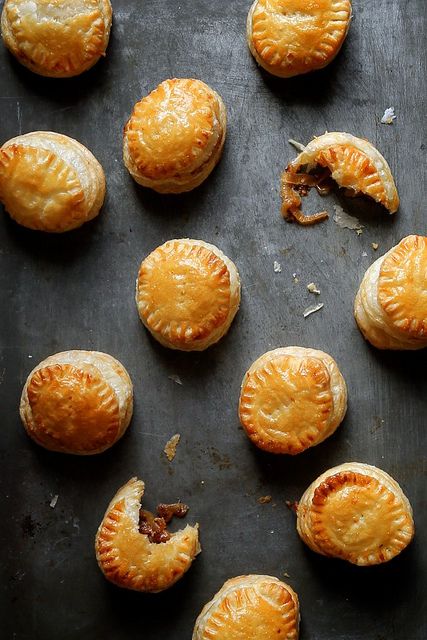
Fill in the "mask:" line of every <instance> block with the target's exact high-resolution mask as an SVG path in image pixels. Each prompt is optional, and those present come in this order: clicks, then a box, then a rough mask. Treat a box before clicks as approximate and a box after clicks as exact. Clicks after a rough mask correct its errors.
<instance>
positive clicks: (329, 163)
mask: <svg viewBox="0 0 427 640" xmlns="http://www.w3.org/2000/svg"><path fill="white" fill-rule="evenodd" d="M316 167H323V168H326V169H329V171H330V172H331V177H332V179H333V180H334V181H335V182H336V183H337V184H338V186H339V187H344V188H346V189H350V190H351V191H352V192H354V194H363V195H365V196H368V197H370V198H372V199H373V200H374V201H375V202H377V203H378V204H381V205H382V206H383V207H385V208H386V209H387V210H388V211H389V213H395V212H396V211H397V209H398V208H399V196H398V193H397V189H396V185H395V182H394V179H393V176H392V174H391V170H390V167H389V166H388V164H387V162H386V160H385V159H384V158H383V156H382V155H381V154H380V152H379V151H378V150H377V149H376V148H375V147H374V146H373V145H372V144H371V143H370V142H368V141H367V140H364V139H363V138H357V137H356V136H353V135H351V134H350V133H343V132H338V131H335V132H331V133H325V134H323V135H321V136H319V137H317V138H314V140H312V141H311V142H309V143H308V145H307V146H306V147H305V149H304V151H302V152H301V153H300V154H299V155H298V156H297V157H296V158H295V160H293V161H292V162H291V163H290V164H289V165H288V166H287V168H286V170H285V171H284V173H283V176H282V213H283V216H284V217H285V218H286V219H288V220H293V219H296V220H297V221H298V222H299V223H301V224H310V223H312V222H316V221H317V219H316V215H315V216H307V217H304V216H303V215H302V213H301V211H300V207H301V196H300V195H299V193H298V190H297V189H298V187H295V183H293V181H295V177H296V176H297V175H298V173H299V172H300V171H301V170H302V169H303V172H304V173H305V174H308V173H309V172H310V171H311V170H313V169H315V168H316ZM317 215H322V214H317ZM324 217H327V216H323V218H324ZM323 218H322V219H323Z"/></svg>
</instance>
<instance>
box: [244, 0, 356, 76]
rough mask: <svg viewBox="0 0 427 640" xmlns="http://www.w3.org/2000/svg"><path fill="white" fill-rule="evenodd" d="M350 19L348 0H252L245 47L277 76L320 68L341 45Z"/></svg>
mask: <svg viewBox="0 0 427 640" xmlns="http://www.w3.org/2000/svg"><path fill="white" fill-rule="evenodd" d="M350 19H351V4H350V1H349V0H310V2H307V0H255V2H254V3H253V5H252V7H251V9H250V11H249V15H248V20H247V29H246V31H247V41H248V45H249V49H250V51H251V53H252V55H253V56H254V58H255V60H256V61H257V63H258V64H259V65H260V66H261V67H263V68H264V69H265V70H266V71H268V72H269V73H271V74H272V75H274V76H278V77H280V78H290V77H292V76H296V75H299V74H302V73H309V72H310V71H316V70H318V69H323V67H326V66H327V65H328V64H329V63H330V62H332V60H333V59H334V58H335V56H336V55H337V54H338V52H339V50H340V49H341V47H342V45H343V43H344V40H345V37H346V35H347V32H348V29H349V27H350Z"/></svg>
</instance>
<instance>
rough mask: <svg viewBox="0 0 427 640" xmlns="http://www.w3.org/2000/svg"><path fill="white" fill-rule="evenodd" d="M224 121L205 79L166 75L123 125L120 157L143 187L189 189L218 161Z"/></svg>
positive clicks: (218, 99)
mask: <svg viewBox="0 0 427 640" xmlns="http://www.w3.org/2000/svg"><path fill="white" fill-rule="evenodd" d="M226 127H227V118H226V111H225V105H224V103H223V101H222V99H221V97H220V96H219V95H218V94H217V93H216V91H213V89H211V88H210V87H208V85H207V84H205V83H204V82H201V81H200V80H191V79H176V78H175V79H173V80H165V81H164V82H162V83H161V84H159V86H158V87H157V88H156V89H154V91H152V92H151V93H150V94H149V95H148V96H146V97H145V98H143V99H142V100H141V101H140V102H137V103H136V105H135V107H134V109H133V112H132V115H131V117H130V119H129V121H128V122H127V124H126V126H125V130H124V141H123V145H124V146H123V159H124V163H125V165H126V167H127V169H128V171H129V173H130V174H131V176H132V177H133V179H134V180H136V182H138V184H141V185H143V186H144V187H150V188H151V189H154V190H155V191H158V192H159V193H182V192H184V191H191V190H192V189H194V188H195V187H198V186H199V185H200V184H201V183H202V182H203V181H204V180H205V179H206V178H207V177H208V175H209V174H210V173H211V171H212V170H213V169H214V167H215V165H216V164H217V163H218V161H219V159H220V157H221V153H222V148H223V146H224V141H225V133H226Z"/></svg>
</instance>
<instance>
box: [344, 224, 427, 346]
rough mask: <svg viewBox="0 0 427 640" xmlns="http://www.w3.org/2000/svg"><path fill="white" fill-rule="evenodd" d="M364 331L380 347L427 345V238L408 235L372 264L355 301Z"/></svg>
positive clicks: (371, 341)
mask: <svg viewBox="0 0 427 640" xmlns="http://www.w3.org/2000/svg"><path fill="white" fill-rule="evenodd" d="M354 315H355V318H356V322H357V324H358V326H359V329H360V331H361V332H362V333H363V335H364V337H365V338H366V340H368V341H369V342H370V343H371V344H372V345H373V346H374V347H378V349H408V350H415V349H423V348H424V347H427V238H426V237H425V236H415V235H413V236H407V237H406V238H403V240H401V241H400V242H399V244H398V245H397V246H396V247H393V248H392V249H390V251H388V252H387V253H386V254H385V255H384V256H382V257H381V258H378V260H376V261H375V262H374V264H373V265H371V266H370V267H369V269H368V270H367V272H366V273H365V276H364V278H363V280H362V284H361V285H360V288H359V291H358V292H357V295H356V300H355V303H354Z"/></svg>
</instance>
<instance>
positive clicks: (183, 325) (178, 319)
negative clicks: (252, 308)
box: [136, 239, 240, 351]
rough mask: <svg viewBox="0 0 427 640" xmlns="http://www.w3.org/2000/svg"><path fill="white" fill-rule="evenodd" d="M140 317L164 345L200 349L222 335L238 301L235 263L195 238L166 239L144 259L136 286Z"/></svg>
mask: <svg viewBox="0 0 427 640" xmlns="http://www.w3.org/2000/svg"><path fill="white" fill-rule="evenodd" d="M136 303H137V307H138V313H139V316H140V318H141V320H142V322H143V323H144V325H145V326H146V327H147V329H148V330H149V331H150V332H151V334H152V335H153V336H154V337H155V338H156V339H157V340H158V341H159V342H160V343H161V344H163V345H164V346H167V347H170V348H172V349H180V350H183V351H193V350H196V351H200V350H203V349H206V348H207V347H208V346H210V345H211V344H214V343H215V342H217V341H218V340H219V339H220V338H221V337H222V336H223V335H224V334H225V333H226V332H227V331H228V328H229V326H230V324H231V322H232V320H233V318H234V316H235V314H236V312H237V309H238V307H239V303H240V281H239V275H238V272H237V269H236V267H235V265H234V264H233V263H232V262H231V260H229V258H227V257H226V256H225V255H224V254H223V253H222V252H221V251H220V250H219V249H217V248H216V247H214V246H213V245H210V244H208V243H206V242H202V241H199V240H189V239H183V240H170V241H169V242H166V243H165V244H163V245H161V246H160V247H158V248H157V249H155V250H154V251H153V252H152V253H151V254H150V255H149V256H148V257H147V258H145V260H143V262H142V264H141V267H140V270H139V274H138V279H137V285H136Z"/></svg>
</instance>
